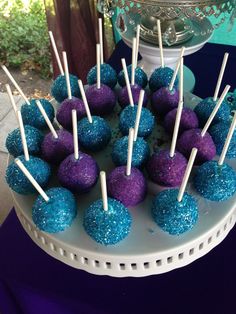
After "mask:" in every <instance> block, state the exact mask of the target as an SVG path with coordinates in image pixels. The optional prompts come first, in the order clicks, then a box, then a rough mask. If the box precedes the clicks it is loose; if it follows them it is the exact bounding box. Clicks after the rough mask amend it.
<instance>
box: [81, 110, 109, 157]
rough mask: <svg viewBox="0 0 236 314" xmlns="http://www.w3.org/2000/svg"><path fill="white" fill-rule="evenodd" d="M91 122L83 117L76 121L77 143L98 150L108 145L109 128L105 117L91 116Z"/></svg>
mask: <svg viewBox="0 0 236 314" xmlns="http://www.w3.org/2000/svg"><path fill="white" fill-rule="evenodd" d="M92 119H93V122H92V123H90V122H89V121H88V118H83V119H82V120H80V121H79V123H78V140H79V143H80V144H81V145H82V146H83V147H84V148H85V149H88V150H91V151H99V150H102V149H103V148H104V147H106V146H107V145H108V143H109V142H110V140H111V128H110V126H109V124H108V123H107V122H106V120H105V119H103V118H101V117H98V116H92Z"/></svg>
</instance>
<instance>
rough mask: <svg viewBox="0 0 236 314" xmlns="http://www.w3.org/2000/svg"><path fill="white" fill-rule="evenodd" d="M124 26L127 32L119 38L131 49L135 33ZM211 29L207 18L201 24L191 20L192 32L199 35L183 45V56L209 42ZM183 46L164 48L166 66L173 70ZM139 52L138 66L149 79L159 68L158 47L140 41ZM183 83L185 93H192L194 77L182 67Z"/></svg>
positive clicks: (129, 27) (186, 68)
mask: <svg viewBox="0 0 236 314" xmlns="http://www.w3.org/2000/svg"><path fill="white" fill-rule="evenodd" d="M126 24H127V25H128V26H127V31H126V32H125V33H121V37H122V39H123V40H124V42H125V43H126V44H127V45H128V46H129V47H130V48H132V39H133V37H135V36H136V33H135V31H134V28H133V27H132V26H131V25H129V23H126ZM211 28H212V25H211V23H210V21H209V20H208V19H207V18H204V19H203V20H202V21H201V24H200V23H199V21H198V20H193V30H194V31H195V32H197V33H199V35H198V36H195V35H194V36H193V37H192V38H191V39H190V40H189V41H187V42H186V43H184V44H183V45H184V46H185V53H184V55H185V56H187V55H190V54H193V53H195V52H197V51H198V50H200V49H201V48H202V47H203V46H204V45H205V44H206V43H207V42H208V41H209V40H210V38H211V36H212V33H208V32H207V30H209V29H211ZM183 45H178V46H173V47H164V49H163V51H164V58H165V65H166V66H168V67H170V68H172V69H175V67H176V63H177V61H178V58H179V55H180V50H181V48H182V46H183ZM139 52H140V54H141V56H142V60H141V61H140V62H139V64H138V65H139V66H140V67H141V68H142V69H143V70H144V71H145V73H147V75H148V77H150V76H151V74H152V72H153V71H154V70H155V69H156V68H158V67H160V66H161V60H160V50H159V47H158V46H157V45H153V44H150V43H147V42H145V41H143V40H142V39H140V45H139ZM184 82H185V86H184V89H185V91H186V92H192V91H193V89H194V86H195V77H194V74H193V72H192V71H191V70H190V69H189V68H188V67H186V66H184Z"/></svg>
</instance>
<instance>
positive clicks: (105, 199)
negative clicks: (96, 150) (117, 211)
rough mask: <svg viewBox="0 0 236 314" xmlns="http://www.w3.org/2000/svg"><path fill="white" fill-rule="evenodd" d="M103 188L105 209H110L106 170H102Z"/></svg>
mask: <svg viewBox="0 0 236 314" xmlns="http://www.w3.org/2000/svg"><path fill="white" fill-rule="evenodd" d="M100 180H101V189H102V201H103V209H104V210H105V211H108V200H107V182H106V172H104V171H101V172H100Z"/></svg>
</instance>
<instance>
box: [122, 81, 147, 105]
mask: <svg viewBox="0 0 236 314" xmlns="http://www.w3.org/2000/svg"><path fill="white" fill-rule="evenodd" d="M141 90H142V87H141V86H139V85H137V84H134V85H131V92H132V95H133V100H134V104H135V105H137V104H138V100H139V94H140V91H141ZM118 102H119V105H120V106H121V108H124V107H126V106H128V105H129V104H130V101H129V95H128V90H127V87H126V86H124V87H123V88H122V89H121V90H120V91H119V94H118ZM147 103H148V96H147V92H146V91H145V93H144V99H143V107H146V106H147Z"/></svg>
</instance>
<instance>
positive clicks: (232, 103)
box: [225, 89, 236, 113]
mask: <svg viewBox="0 0 236 314" xmlns="http://www.w3.org/2000/svg"><path fill="white" fill-rule="evenodd" d="M225 101H226V102H227V104H228V105H229V107H230V110H231V113H232V112H233V111H234V110H236V89H235V90H234V91H233V92H232V93H228V94H227V95H226V97H225Z"/></svg>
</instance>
